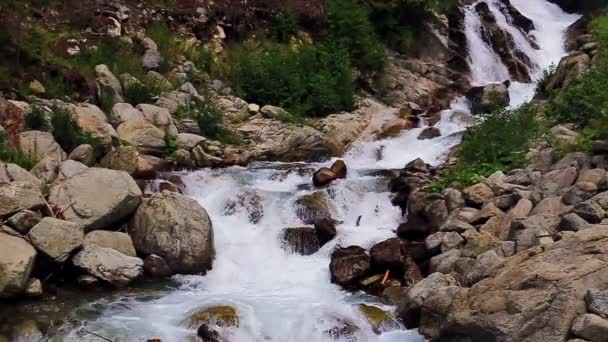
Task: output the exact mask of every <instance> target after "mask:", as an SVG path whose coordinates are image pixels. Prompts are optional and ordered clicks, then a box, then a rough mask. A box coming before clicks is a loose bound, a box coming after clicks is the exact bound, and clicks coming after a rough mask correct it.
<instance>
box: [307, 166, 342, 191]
mask: <svg viewBox="0 0 608 342" xmlns="http://www.w3.org/2000/svg"><path fill="white" fill-rule="evenodd" d="M337 178H338V177H337V175H336V173H335V172H333V171H332V170H331V169H329V168H327V167H322V168H320V169H319V170H317V171H315V173H313V175H312V184H313V185H314V186H316V187H322V186H325V185H328V184H329V183H331V182H333V181H334V180H335V179H337Z"/></svg>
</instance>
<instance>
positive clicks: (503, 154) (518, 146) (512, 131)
mask: <svg viewBox="0 0 608 342" xmlns="http://www.w3.org/2000/svg"><path fill="white" fill-rule="evenodd" d="M536 111H537V108H536V107H535V106H533V105H531V104H527V105H523V106H521V107H519V108H516V109H501V110H498V111H496V112H493V113H490V114H485V115H482V122H481V123H480V124H479V125H477V126H474V127H471V128H470V129H469V130H468V131H467V132H466V134H465V136H464V137H463V141H462V144H461V145H460V146H459V149H458V162H457V164H456V165H454V166H453V167H450V168H448V169H447V170H446V171H445V172H443V173H442V175H441V178H440V179H439V180H438V181H436V182H434V183H433V184H432V185H431V190H435V191H439V190H442V189H444V188H446V187H449V186H457V187H464V186H468V185H471V184H473V183H475V182H477V181H479V178H480V177H482V176H488V175H490V174H492V173H493V172H495V171H498V170H506V169H510V168H517V167H521V166H524V165H525V162H526V153H527V152H528V149H529V147H530V145H531V144H532V143H534V142H535V141H536V140H537V139H538V138H540V136H541V135H542V133H543V126H542V123H541V122H539V120H538V118H537V117H536Z"/></svg>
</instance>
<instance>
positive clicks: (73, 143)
mask: <svg viewBox="0 0 608 342" xmlns="http://www.w3.org/2000/svg"><path fill="white" fill-rule="evenodd" d="M51 124H52V126H53V137H54V138H55V140H56V141H57V143H58V144H59V145H60V146H61V147H62V148H63V150H64V151H66V152H70V151H72V150H73V149H74V148H76V147H77V146H79V145H82V144H89V145H91V146H93V149H94V150H95V154H96V156H97V157H100V156H101V155H103V152H104V147H103V145H102V143H101V141H100V140H99V139H98V138H95V137H93V136H91V135H90V134H88V133H86V132H83V131H82V130H81V129H80V127H78V125H77V124H76V122H74V119H72V117H71V116H70V114H69V113H68V112H66V111H65V110H60V109H59V110H55V111H54V112H53V115H52V120H51Z"/></svg>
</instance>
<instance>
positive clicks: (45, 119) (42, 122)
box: [25, 105, 52, 132]
mask: <svg viewBox="0 0 608 342" xmlns="http://www.w3.org/2000/svg"><path fill="white" fill-rule="evenodd" d="M25 129H26V130H28V131H45V132H50V131H51V129H52V126H51V121H50V118H49V113H48V112H47V111H45V110H44V109H43V108H41V107H40V106H36V105H34V106H32V109H31V110H30V111H29V112H28V113H27V114H26V115H25Z"/></svg>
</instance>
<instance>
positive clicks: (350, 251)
mask: <svg viewBox="0 0 608 342" xmlns="http://www.w3.org/2000/svg"><path fill="white" fill-rule="evenodd" d="M370 268H371V257H370V256H369V255H368V254H367V253H366V252H365V250H364V249H363V248H361V247H358V246H350V247H346V248H337V249H336V250H335V251H334V252H333V253H332V254H331V262H330V264H329V271H330V273H331V281H332V283H336V284H338V285H342V286H348V285H352V284H353V283H354V282H356V281H357V280H359V279H360V278H362V277H363V276H365V275H366V274H367V273H368V272H369V270H370Z"/></svg>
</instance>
